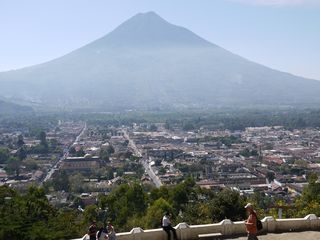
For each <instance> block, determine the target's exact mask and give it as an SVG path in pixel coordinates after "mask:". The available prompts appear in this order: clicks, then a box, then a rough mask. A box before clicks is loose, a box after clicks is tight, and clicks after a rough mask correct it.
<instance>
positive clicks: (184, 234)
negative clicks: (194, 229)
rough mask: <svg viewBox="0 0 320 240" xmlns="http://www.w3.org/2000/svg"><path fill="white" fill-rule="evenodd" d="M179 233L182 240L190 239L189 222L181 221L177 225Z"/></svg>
mask: <svg viewBox="0 0 320 240" xmlns="http://www.w3.org/2000/svg"><path fill="white" fill-rule="evenodd" d="M175 228H176V229H177V235H178V238H179V239H180V240H188V239H190V227H189V225H188V224H187V223H184V222H183V223H179V224H178V225H177V226H176V227H175Z"/></svg>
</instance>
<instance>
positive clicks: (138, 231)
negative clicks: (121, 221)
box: [130, 227, 143, 240]
mask: <svg viewBox="0 0 320 240" xmlns="http://www.w3.org/2000/svg"><path fill="white" fill-rule="evenodd" d="M130 234H132V235H133V238H132V239H133V240H142V234H143V229H142V228H140V227H136V228H132V230H131V231H130Z"/></svg>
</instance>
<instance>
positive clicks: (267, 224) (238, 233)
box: [78, 214, 320, 240]
mask: <svg viewBox="0 0 320 240" xmlns="http://www.w3.org/2000/svg"><path fill="white" fill-rule="evenodd" d="M261 222H262V225H263V230H262V231H261V233H260V234H259V239H260V240H271V239H272V240H287V239H288V240H300V239H308V240H317V239H320V218H318V217H317V216H316V215H314V214H309V215H308V216H306V217H304V218H289V219H274V218H273V217H265V218H264V219H262V220H261ZM175 228H176V231H177V235H178V238H179V240H197V239H199V237H201V239H202V236H204V235H207V234H209V235H220V236H222V237H216V238H215V237H212V239H236V240H245V239H247V238H246V237H245V235H246V231H245V225H244V222H243V221H239V222H232V221H231V220H229V219H225V220H223V221H221V222H219V223H213V224H204V225H188V224H187V223H179V224H178V225H177V226H176V227H175ZM166 237H167V236H166V233H165V232H164V231H163V230H162V229H161V228H158V229H148V230H144V229H142V228H139V227H137V228H133V229H132V230H131V231H130V232H125V233H117V239H118V240H149V239H152V240H165V239H166ZM87 239H88V237H87V236H84V237H83V238H80V239H78V240H87ZM205 239H206V240H209V239H210V238H209V237H208V238H207V237H206V238H205Z"/></svg>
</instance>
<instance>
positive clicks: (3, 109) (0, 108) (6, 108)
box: [0, 100, 33, 116]
mask: <svg viewBox="0 0 320 240" xmlns="http://www.w3.org/2000/svg"><path fill="white" fill-rule="evenodd" d="M32 112H33V109H32V108H31V107H26V106H21V105H18V104H14V103H9V102H5V101H2V100H0V116H3V115H8V114H9V115H12V114H21V113H32Z"/></svg>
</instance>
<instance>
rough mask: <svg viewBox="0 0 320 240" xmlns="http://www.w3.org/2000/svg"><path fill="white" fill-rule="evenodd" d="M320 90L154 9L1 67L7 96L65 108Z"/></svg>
mask: <svg viewBox="0 0 320 240" xmlns="http://www.w3.org/2000/svg"><path fill="white" fill-rule="evenodd" d="M275 58H276V56H275ZM319 92H320V81H316V80H310V79H305V78H302V77H297V76H294V75H291V74H288V73H284V72H280V71H276V70H273V69H270V68H267V67H265V66H262V65H259V64H256V63H254V62H251V61H248V60H246V59H244V58H242V57H240V56H238V55H235V54H233V53H231V52H229V51H227V50H225V49H223V48H221V47H219V46H217V45H214V44H212V43H210V42H208V41H206V40H204V39H202V38H201V37H199V36H197V35H196V34H194V33H192V32H191V31H189V30H187V29H185V28H183V27H178V26H175V25H172V24H170V23H168V22H167V21H165V20H164V19H162V18H161V17H159V16H158V15H157V14H155V13H154V12H148V13H144V14H141V13H140V14H137V15H135V16H133V17H132V18H130V19H129V20H127V21H126V22H124V23H123V24H121V25H120V26H119V27H118V28H116V29H115V30H114V31H112V32H111V33H109V34H107V35H106V36H104V37H102V38H100V39H98V40H96V41H94V42H92V43H90V44H88V45H86V46H84V47H82V48H80V49H78V50H76V51H73V52H71V53H69V54H67V55H65V56H63V57H60V58H58V59H55V60H52V61H50V62H47V63H43V64H40V65H36V66H32V67H27V68H24V69H20V70H16V71H9V72H3V73H0V96H2V97H4V98H5V99H10V100H12V101H19V102H28V103H30V104H35V103H36V104H38V105H39V106H51V107H57V108H64V107H71V108H78V107H80V108H101V109H116V108H124V109H129V108H140V109H141V108H147V109H148V108H153V107H176V108H180V107H207V106H213V107H214V106H230V105H233V106H234V105H239V106H248V105H251V106H252V105H275V104H282V105H297V104H299V105H303V104H318V103H320V94H319Z"/></svg>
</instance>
